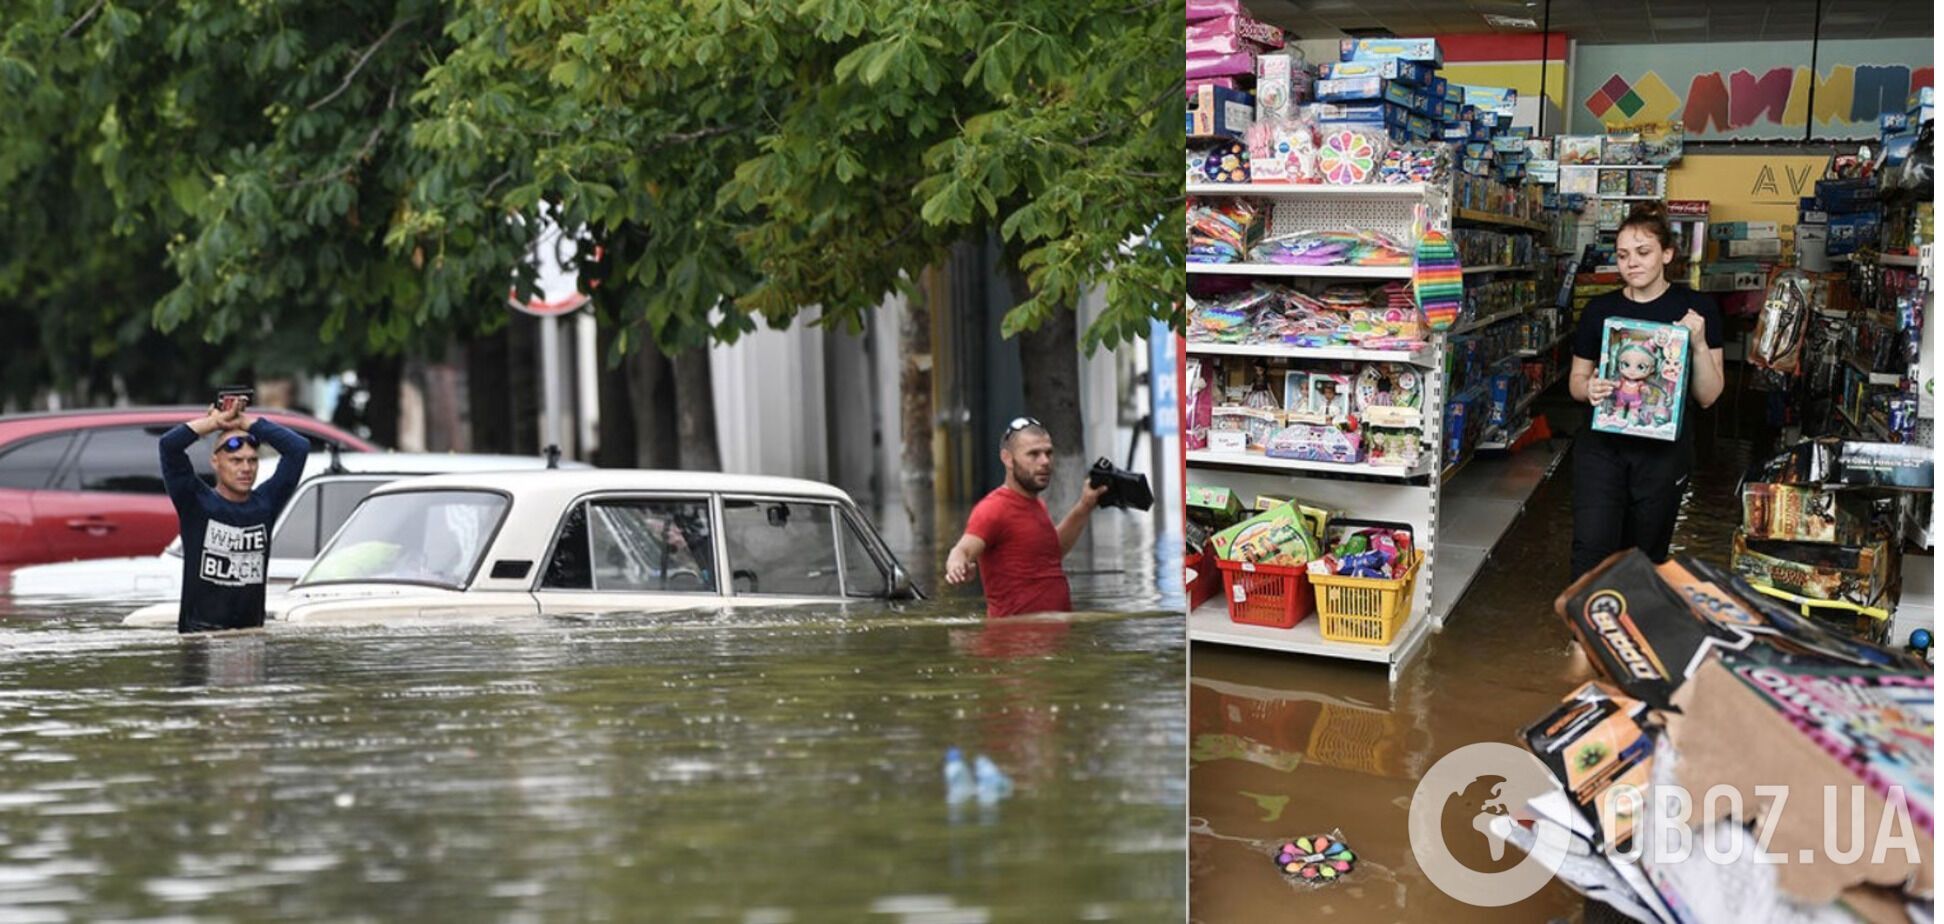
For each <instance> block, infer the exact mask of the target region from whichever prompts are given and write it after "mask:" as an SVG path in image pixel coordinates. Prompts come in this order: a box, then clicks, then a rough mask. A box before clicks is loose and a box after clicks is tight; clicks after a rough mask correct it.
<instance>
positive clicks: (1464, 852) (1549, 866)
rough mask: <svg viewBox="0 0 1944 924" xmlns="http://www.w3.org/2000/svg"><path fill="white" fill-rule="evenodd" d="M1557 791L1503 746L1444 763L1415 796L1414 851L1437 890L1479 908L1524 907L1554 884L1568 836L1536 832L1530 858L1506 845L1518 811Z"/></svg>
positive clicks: (1468, 751)
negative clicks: (1541, 891) (1542, 796)
mask: <svg viewBox="0 0 1944 924" xmlns="http://www.w3.org/2000/svg"><path fill="white" fill-rule="evenodd" d="M1556 788H1557V784H1555V783H1554V782H1553V779H1552V775H1551V774H1549V773H1547V772H1546V767H1545V765H1544V764H1541V763H1540V762H1539V759H1538V758H1536V757H1534V756H1532V755H1531V754H1529V753H1527V752H1525V751H1523V750H1520V749H1519V748H1516V747H1513V746H1512V745H1509V744H1501V743H1498V742H1491V741H1487V742H1480V743H1478V744H1468V745H1466V746H1464V747H1462V748H1459V749H1458V750H1455V751H1452V752H1451V753H1449V754H1446V755H1445V756H1444V757H1442V758H1440V759H1439V760H1438V762H1437V763H1436V764H1433V765H1432V766H1431V770H1430V771H1429V772H1427V773H1426V774H1425V775H1424V777H1423V778H1422V779H1420V780H1419V781H1418V785H1417V789H1416V790H1415V791H1413V792H1412V793H1411V809H1410V835H1411V853H1412V855H1413V856H1414V857H1416V858H1417V861H1418V866H1419V868H1421V869H1423V870H1424V872H1425V875H1426V876H1427V877H1429V878H1430V880H1431V882H1432V884H1433V885H1436V886H1437V887H1438V888H1439V889H1440V890H1441V891H1443V892H1444V893H1445V894H1446V895H1449V896H1451V897H1452V898H1455V899H1458V900H1459V901H1462V902H1465V903H1466V904H1470V905H1476V906H1478V907H1481V908H1497V907H1501V906H1504V905H1510V904H1512V903H1514V902H1518V901H1523V900H1524V899H1526V898H1528V897H1530V896H1531V895H1533V894H1534V893H1537V892H1538V891H1539V890H1540V889H1542V888H1544V887H1545V885H1546V883H1547V882H1549V881H1551V879H1552V878H1553V874H1554V873H1556V872H1557V871H1558V870H1559V865H1560V863H1562V862H1563V861H1564V860H1565V858H1566V855H1567V851H1568V849H1569V848H1568V844H1569V842H1570V838H1571V835H1569V834H1567V833H1566V832H1564V831H1561V830H1559V829H1558V828H1554V827H1552V826H1550V825H1541V826H1538V827H1537V828H1536V829H1535V830H1536V831H1538V832H1539V837H1538V841H1537V843H1535V844H1534V845H1533V846H1532V849H1531V851H1530V852H1527V851H1524V850H1521V849H1519V848H1518V847H1517V846H1515V845H1513V844H1510V843H1507V840H1506V835H1507V833H1508V832H1509V831H1510V830H1511V828H1512V827H1513V826H1514V825H1515V824H1516V822H1515V821H1513V819H1512V815H1513V813H1514V812H1515V811H1516V810H1517V809H1518V807H1519V806H1522V805H1524V804H1525V803H1526V802H1527V801H1528V800H1530V799H1533V798H1536V797H1538V796H1541V795H1544V794H1545V793H1547V792H1550V791H1552V790H1554V789H1556Z"/></svg>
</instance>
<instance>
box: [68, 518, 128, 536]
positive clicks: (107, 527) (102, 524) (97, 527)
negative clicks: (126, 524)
mask: <svg viewBox="0 0 1944 924" xmlns="http://www.w3.org/2000/svg"><path fill="white" fill-rule="evenodd" d="M67 528H68V529H73V530H81V531H84V532H86V533H87V534H88V535H90V536H106V535H108V534H109V533H112V532H114V531H115V530H117V529H119V528H120V525H119V524H116V523H110V522H108V521H107V520H104V519H102V518H100V517H79V518H76V519H73V520H69V521H67Z"/></svg>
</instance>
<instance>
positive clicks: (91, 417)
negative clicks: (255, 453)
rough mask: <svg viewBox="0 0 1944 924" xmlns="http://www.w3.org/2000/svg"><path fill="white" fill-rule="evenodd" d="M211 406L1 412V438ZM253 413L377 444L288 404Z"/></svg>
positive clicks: (165, 420) (161, 420)
mask: <svg viewBox="0 0 1944 924" xmlns="http://www.w3.org/2000/svg"><path fill="white" fill-rule="evenodd" d="M208 411H209V408H207V407H196V406H193V405H186V404H185V405H181V406H157V405H148V406H143V407H109V408H87V409H81V410H72V411H33V412H29V413H25V414H4V415H0V442H11V441H13V440H17V439H24V438H27V437H30V436H40V435H43V434H48V433H63V432H67V431H70V430H74V429H76V428H80V427H99V426H115V425H117V424H122V425H130V426H152V425H155V424H169V423H182V422H184V421H187V420H190V419H192V418H195V417H197V416H200V415H202V414H205V413H208ZM250 413H252V414H255V415H257V416H259V417H268V418H271V419H272V420H275V421H276V422H278V423H280V424H283V425H284V426H286V427H300V428H302V429H303V430H305V431H306V432H309V433H315V434H318V435H322V436H328V437H330V438H331V439H333V440H336V441H338V442H341V443H343V444H345V446H347V447H349V448H350V449H352V450H353V451H358V452H366V451H370V450H372V449H373V448H375V447H374V445H373V444H372V443H371V442H370V441H369V440H364V439H360V438H359V437H358V436H357V435H356V434H352V433H347V432H345V431H344V430H343V429H342V428H339V427H337V426H334V425H332V424H331V423H330V422H329V421H325V420H320V419H318V418H316V417H312V416H310V415H308V414H304V413H301V412H298V411H292V410H287V409H284V408H258V409H253V410H252V411H251V412H250Z"/></svg>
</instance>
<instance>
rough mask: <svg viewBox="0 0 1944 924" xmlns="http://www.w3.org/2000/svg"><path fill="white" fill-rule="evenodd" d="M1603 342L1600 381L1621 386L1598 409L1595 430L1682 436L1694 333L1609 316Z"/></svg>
mask: <svg viewBox="0 0 1944 924" xmlns="http://www.w3.org/2000/svg"><path fill="white" fill-rule="evenodd" d="M1601 344H1602V345H1601V349H1600V373H1599V374H1600V378H1603V379H1606V380H1608V381H1611V382H1614V383H1616V384H1615V385H1614V386H1613V393H1612V394H1610V395H1608V396H1607V399H1606V400H1605V401H1602V402H1600V405H1599V406H1598V407H1596V408H1594V409H1593V429H1595V430H1600V431H1603V432H1606V433H1623V434H1626V435H1628V436H1644V437H1648V438H1651V439H1657V440H1673V439H1674V438H1676V437H1677V436H1679V435H1680V432H1681V411H1682V408H1683V407H1684V406H1685V405H1686V404H1687V402H1686V400H1685V396H1686V395H1687V387H1688V329H1687V328H1685V327H1682V326H1680V325H1679V324H1656V323H1654V322H1652V321H1636V320H1634V319H1632V318H1608V319H1607V320H1606V329H1605V330H1604V331H1602V332H1601Z"/></svg>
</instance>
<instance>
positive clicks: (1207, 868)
mask: <svg viewBox="0 0 1944 924" xmlns="http://www.w3.org/2000/svg"><path fill="white" fill-rule="evenodd" d="M1703 437H1704V438H1703V441H1702V443H1701V445H1702V446H1703V447H1704V455H1703V458H1702V459H1701V461H1700V463H1699V465H1698V466H1697V469H1696V472H1695V475H1694V478H1693V481H1692V482H1691V490H1690V496H1689V499H1688V504H1687V506H1686V507H1685V508H1684V511H1683V514H1682V517H1681V519H1680V522H1679V526H1678V528H1677V532H1676V535H1675V539H1674V551H1675V552H1676V554H1693V553H1698V554H1702V555H1704V556H1705V557H1707V558H1709V559H1710V560H1713V561H1716V562H1718V563H1720V564H1724V565H1725V564H1726V557H1727V549H1728V547H1729V536H1730V535H1731V534H1732V532H1733V531H1734V528H1735V526H1736V517H1737V515H1738V507H1737V506H1736V505H1735V504H1732V503H1729V498H1731V497H1732V496H1733V492H1734V489H1735V484H1736V480H1737V478H1738V477H1739V476H1740V474H1741V473H1742V471H1743V470H1744V469H1745V468H1746V466H1747V465H1748V462H1749V460H1750V459H1751V458H1754V457H1759V454H1758V453H1757V452H1756V451H1755V448H1754V446H1753V445H1752V444H1751V443H1749V442H1742V441H1727V440H1721V441H1715V440H1712V439H1710V438H1709V434H1707V433H1705V432H1704V433H1703ZM1572 491H1573V483H1572V464H1571V461H1570V460H1568V461H1567V463H1566V464H1563V465H1561V466H1560V467H1559V469H1558V472H1557V474H1555V475H1554V476H1553V478H1552V479H1551V480H1550V481H1548V482H1547V483H1546V484H1544V485H1541V486H1540V488H1539V490H1538V493H1537V494H1535V495H1534V496H1533V498H1532V500H1531V501H1530V503H1529V504H1528V507H1527V511H1526V513H1525V515H1524V516H1523V517H1522V518H1521V519H1520V520H1519V521H1518V522H1517V523H1515V524H1514V525H1513V527H1512V530H1511V531H1510V533H1508V534H1507V535H1506V537H1505V538H1504V539H1503V540H1501V542H1500V545H1499V547H1498V549H1497V550H1496V551H1495V552H1494V555H1493V558H1492V560H1491V561H1490V562H1489V563H1488V564H1487V565H1486V567H1485V569H1484V571H1483V572H1482V573H1481V574H1480V575H1479V577H1478V578H1477V580H1476V581H1475V582H1474V583H1473V584H1472V586H1471V589H1470V590H1469V591H1468V592H1467V593H1466V595H1465V597H1464V599H1463V600H1462V601H1461V602H1460V603H1459V605H1458V608H1457V610H1456V612H1454V613H1453V614H1452V616H1451V618H1450V619H1449V620H1448V621H1447V622H1446V625H1445V629H1444V631H1443V632H1442V633H1438V634H1435V635H1432V636H1431V637H1430V640H1429V642H1428V643H1427V645H1426V648H1425V650H1424V651H1422V652H1420V653H1419V654H1418V655H1417V656H1416V657H1415V658H1414V659H1413V660H1412V661H1411V662H1410V663H1408V664H1406V665H1405V667H1404V670H1403V671H1402V673H1401V674H1400V676H1399V678H1398V682H1397V686H1396V688H1395V690H1393V689H1391V688H1390V686H1389V684H1388V683H1387V682H1386V678H1385V675H1384V671H1383V670H1381V669H1377V668H1371V667H1367V666H1363V665H1353V664H1349V663H1346V662H1340V661H1331V660H1325V659H1318V658H1301V657H1294V656H1288V655H1279V654H1274V653H1269V652H1258V651H1251V650H1246V649H1239V648H1228V647H1224V646H1218V645H1197V646H1195V649H1194V653H1193V663H1192V673H1193V677H1192V680H1191V684H1190V688H1189V760H1190V771H1189V773H1190V807H1189V812H1190V815H1191V824H1190V832H1191V834H1190V839H1189V882H1190V884H1189V890H1190V896H1191V899H1190V902H1191V912H1192V918H1193V919H1194V920H1196V921H1205V922H1211V924H1212V922H1222V921H1244V920H1279V919H1283V918H1288V919H1291V920H1296V919H1299V918H1302V917H1305V916H1309V915H1320V916H1328V917H1330V918H1332V919H1333V920H1339V921H1346V922H1351V921H1354V922H1363V921H1372V922H1376V921H1383V922H1391V921H1479V922H1488V921H1489V922H1509V924H1515V922H1528V921H1530V922H1542V921H1552V920H1561V919H1570V918H1573V917H1575V916H1577V915H1579V914H1580V913H1581V911H1580V909H1581V907H1582V904H1583V902H1582V900H1581V899H1580V897H1579V896H1578V895H1577V894H1576V893H1574V892H1573V891H1572V890H1571V889H1569V888H1568V887H1567V886H1565V885H1563V884H1561V883H1558V882H1555V883H1552V884H1551V885H1549V886H1547V887H1546V889H1545V890H1543V891H1541V892H1540V893H1538V894H1537V895H1534V896H1532V897H1531V898H1528V899H1526V900H1524V901H1521V902H1518V903H1516V904H1513V905H1510V906H1508V907H1505V908H1493V909H1486V908H1475V907H1472V906H1469V905H1465V904H1462V903H1460V902H1457V901H1455V900H1453V899H1451V898H1449V897H1447V896H1445V895H1444V894H1443V893H1442V892H1440V891H1439V890H1438V889H1437V887H1436V886H1434V885H1432V884H1431V882H1430V881H1429V880H1428V879H1427V878H1426V877H1425V875H1424V874H1423V872H1422V871H1421V870H1420V868H1419V866H1418V864H1417V861H1416V859H1415V858H1414V857H1413V856H1412V854H1411V850H1410V846H1409V845H1410V839H1409V834H1408V832H1407V827H1406V824H1407V816H1406V813H1407V811H1408V809H1409V806H1410V799H1411V794H1412V791H1413V790H1414V789H1415V788H1416V787H1417V783H1418V780H1419V779H1420V778H1421V777H1422V776H1423V775H1424V773H1425V772H1426V771H1427V770H1428V769H1429V768H1430V767H1431V765H1432V764H1434V763H1436V762H1437V760H1438V759H1439V758H1440V757H1443V756H1444V755H1445V754H1448V753H1450V752H1452V751H1454V750H1457V749H1458V748H1460V747H1463V746H1465V745H1467V744H1471V743H1474V742H1479V741H1502V742H1507V743H1516V741H1517V735H1518V731H1519V729H1520V728H1522V727H1524V726H1525V725H1526V724H1527V723H1529V722H1531V721H1533V720H1534V719H1535V718H1537V717H1539V716H1541V715H1543V714H1545V713H1546V711H1547V710H1549V709H1551V708H1552V707H1553V706H1554V705H1556V704H1557V703H1558V701H1559V699H1560V697H1562V696H1564V695H1566V693H1568V692H1570V691H1571V690H1572V689H1573V688H1574V687H1575V686H1577V685H1578V684H1580V683H1582V682H1584V681H1585V680H1587V679H1590V678H1591V676H1592V675H1591V673H1590V669H1589V667H1588V665H1587V664H1586V662H1585V660H1584V659H1583V658H1582V657H1581V656H1580V654H1579V652H1578V650H1577V648H1576V647H1575V646H1574V645H1573V643H1572V639H1571V637H1570V635H1569V633H1568V632H1567V630H1566V628H1565V626H1564V625H1562V624H1561V623H1560V621H1559V619H1558V617H1556V616H1554V615H1553V613H1552V600H1553V598H1554V596H1556V595H1557V594H1558V593H1559V591H1560V590H1562V589H1564V588H1565V586H1566V585H1567V584H1568V583H1569V578H1570V575H1569V571H1570V564H1569V553H1570V549H1571V544H1572V515H1571V509H1570V507H1571V504H1570V499H1571V497H1572ZM1332 828H1341V829H1342V832H1343V837H1344V839H1345V841H1346V842H1347V843H1348V844H1349V845H1350V846H1351V847H1352V848H1353V849H1354V850H1355V851H1356V852H1357V855H1358V858H1359V862H1358V865H1357V867H1356V870H1355V872H1354V874H1353V875H1352V876H1351V878H1349V879H1347V880H1346V881H1344V882H1341V883H1338V884H1335V885H1331V886H1325V887H1322V888H1320V889H1308V888H1305V887H1303V886H1299V885H1294V884H1292V883H1290V882H1287V881H1286V880H1285V877H1284V876H1283V875H1282V874H1281V873H1280V872H1279V871H1278V870H1276V869H1275V868H1274V866H1273V864H1272V862H1271V853H1270V851H1272V850H1273V849H1274V848H1275V847H1276V846H1277V845H1279V844H1281V843H1282V842H1284V841H1285V840H1288V839H1289V838H1292V837H1297V836H1302V835H1306V834H1318V833H1326V832H1328V831H1330V830H1331V829H1332ZM1485 845H1486V841H1485V840H1484V839H1483V838H1479V839H1477V840H1476V841H1465V842H1461V843H1455V844H1452V845H1450V846H1452V847H1453V848H1454V850H1455V852H1456V854H1457V856H1458V858H1459V859H1460V860H1462V861H1464V862H1465V863H1466V864H1467V865H1470V866H1471V867H1472V868H1474V869H1479V870H1489V869H1491V868H1493V867H1492V860H1491V858H1490V856H1489V855H1488V854H1487V852H1486V851H1487V848H1486V846H1485Z"/></svg>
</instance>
